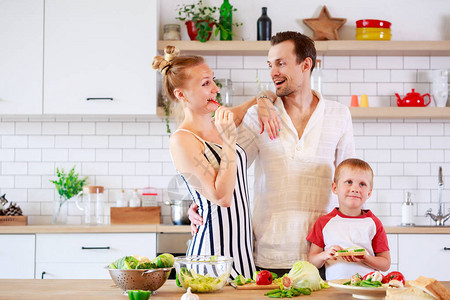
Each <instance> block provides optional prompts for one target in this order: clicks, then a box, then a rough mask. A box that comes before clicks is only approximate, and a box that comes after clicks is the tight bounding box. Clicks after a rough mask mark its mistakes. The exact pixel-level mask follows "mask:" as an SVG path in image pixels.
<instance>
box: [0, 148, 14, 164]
mask: <svg viewBox="0 0 450 300" xmlns="http://www.w3.org/2000/svg"><path fill="white" fill-rule="evenodd" d="M3 161H14V149H1V148H0V162H3Z"/></svg>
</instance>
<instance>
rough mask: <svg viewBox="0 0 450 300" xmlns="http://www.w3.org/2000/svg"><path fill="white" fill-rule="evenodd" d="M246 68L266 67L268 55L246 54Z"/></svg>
mask: <svg viewBox="0 0 450 300" xmlns="http://www.w3.org/2000/svg"><path fill="white" fill-rule="evenodd" d="M244 69H266V70H267V71H268V70H269V68H268V66H267V56H244Z"/></svg>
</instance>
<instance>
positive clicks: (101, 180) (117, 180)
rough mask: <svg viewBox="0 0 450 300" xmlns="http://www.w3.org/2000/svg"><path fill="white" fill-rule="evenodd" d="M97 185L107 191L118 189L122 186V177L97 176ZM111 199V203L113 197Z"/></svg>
mask: <svg viewBox="0 0 450 300" xmlns="http://www.w3.org/2000/svg"><path fill="white" fill-rule="evenodd" d="M95 184H97V185H100V186H103V187H104V188H105V189H112V188H117V187H120V186H122V176H95ZM109 198H110V199H109V200H110V201H111V195H109ZM114 199H115V198H113V200H114Z"/></svg>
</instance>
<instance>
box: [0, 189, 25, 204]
mask: <svg viewBox="0 0 450 300" xmlns="http://www.w3.org/2000/svg"><path fill="white" fill-rule="evenodd" d="M27 191H28V189H18V188H15V189H9V188H4V189H2V195H3V194H6V196H5V197H6V199H7V200H8V201H9V202H17V201H21V202H25V201H28V195H27Z"/></svg>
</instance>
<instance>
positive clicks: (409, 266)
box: [398, 234, 450, 281]
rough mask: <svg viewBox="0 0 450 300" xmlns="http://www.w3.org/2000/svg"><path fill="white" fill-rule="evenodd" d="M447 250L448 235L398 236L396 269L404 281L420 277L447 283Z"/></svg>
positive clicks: (448, 276)
mask: <svg viewBox="0 0 450 300" xmlns="http://www.w3.org/2000/svg"><path fill="white" fill-rule="evenodd" d="M446 249H447V250H446ZM448 249H450V235H449V234H400V235H399V252H398V269H399V271H400V272H402V273H403V275H405V277H406V279H411V280H413V279H416V278H417V277H419V276H420V275H422V276H425V277H432V278H436V279H437V280H440V281H449V280H450V273H449V272H448V266H449V262H450V250H448Z"/></svg>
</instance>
